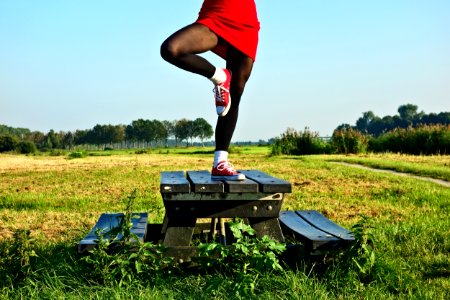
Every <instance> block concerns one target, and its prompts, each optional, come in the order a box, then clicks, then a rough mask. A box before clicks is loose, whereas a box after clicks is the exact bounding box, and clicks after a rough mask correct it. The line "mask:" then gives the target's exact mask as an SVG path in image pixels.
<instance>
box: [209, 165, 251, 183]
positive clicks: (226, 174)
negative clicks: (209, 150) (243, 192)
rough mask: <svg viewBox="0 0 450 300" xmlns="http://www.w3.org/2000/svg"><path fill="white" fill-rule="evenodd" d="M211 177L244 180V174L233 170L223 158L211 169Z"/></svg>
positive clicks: (213, 178) (214, 178)
mask: <svg viewBox="0 0 450 300" xmlns="http://www.w3.org/2000/svg"><path fill="white" fill-rule="evenodd" d="M211 179H212V180H232V181H237V180H239V181H240V180H245V175H244V174H241V173H239V172H236V170H234V167H233V165H232V164H231V163H230V162H228V161H226V160H223V161H221V162H219V163H218V164H217V166H216V167H215V168H213V169H212V171H211Z"/></svg>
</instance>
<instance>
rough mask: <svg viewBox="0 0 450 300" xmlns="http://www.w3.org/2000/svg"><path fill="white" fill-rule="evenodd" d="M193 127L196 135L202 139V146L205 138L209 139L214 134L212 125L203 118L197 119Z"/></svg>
mask: <svg viewBox="0 0 450 300" xmlns="http://www.w3.org/2000/svg"><path fill="white" fill-rule="evenodd" d="M193 128H194V130H193V131H194V136H195V137H198V138H199V139H200V141H201V142H202V146H203V141H204V140H205V139H209V138H210V137H212V135H213V134H214V130H213V128H212V126H211V125H210V124H209V123H208V122H207V121H206V120H205V119H203V118H197V119H195V120H194V122H193Z"/></svg>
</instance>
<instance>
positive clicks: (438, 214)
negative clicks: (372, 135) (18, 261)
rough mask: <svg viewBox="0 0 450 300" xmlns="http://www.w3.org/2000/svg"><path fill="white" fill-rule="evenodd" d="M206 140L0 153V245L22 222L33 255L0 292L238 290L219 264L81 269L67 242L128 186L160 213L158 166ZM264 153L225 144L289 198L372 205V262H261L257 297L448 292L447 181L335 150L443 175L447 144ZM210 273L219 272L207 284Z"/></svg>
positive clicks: (199, 162)
mask: <svg viewBox="0 0 450 300" xmlns="http://www.w3.org/2000/svg"><path fill="white" fill-rule="evenodd" d="M211 150H212V149H210V148H206V147H205V148H202V147H198V148H178V149H161V152H159V150H152V151H151V152H150V153H147V154H135V153H134V151H112V152H110V153H109V154H110V155H109V156H86V157H84V158H77V159H67V156H58V157H52V156H29V157H27V156H19V155H0V245H8V244H9V243H10V242H11V237H12V233H13V232H14V231H15V230H18V229H30V230H31V235H32V237H33V238H34V239H35V242H34V245H35V246H34V249H35V251H36V253H37V255H38V257H37V258H33V260H32V272H31V274H30V275H29V276H28V277H27V278H25V279H23V280H22V281H20V280H19V281H16V282H15V283H14V284H12V285H8V284H5V283H2V282H0V299H16V298H17V299H23V298H27V299H42V298H52V299H54V298H65V299H66V298H67V299H81V298H83V299H94V298H95V299H99V298H101V299H103V298H116V299H133V298H137V299H168V298H169V299H211V298H217V299H224V298H236V296H235V293H234V290H233V286H234V285H233V283H234V282H235V281H236V280H237V279H235V278H230V277H226V276H225V275H223V274H202V273H200V274H199V273H189V272H187V273H186V272H174V273H171V274H162V275H160V276H156V277H154V278H146V279H145V280H141V281H138V282H135V283H134V284H133V285H132V286H125V287H121V288H119V287H117V286H111V285H109V284H99V283H97V282H95V281H93V280H92V279H91V278H90V277H89V269H87V267H86V265H85V264H83V262H81V261H80V258H79V257H78V256H77V255H76V253H75V248H74V245H75V244H76V242H77V241H79V239H80V238H81V237H82V236H83V235H85V234H86V233H87V232H88V231H89V230H90V228H91V227H92V226H93V224H94V223H95V221H96V219H97V218H98V216H99V214H100V213H101V212H104V211H123V209H124V204H123V201H121V199H124V198H125V197H127V195H129V194H130V193H131V192H132V191H133V190H134V189H136V190H137V192H138V198H137V199H136V200H137V203H136V209H135V210H136V211H149V212H150V218H151V219H152V221H154V222H161V221H162V220H161V219H162V216H163V212H164V210H163V207H162V200H161V196H160V195H159V173H160V172H161V171H166V170H199V169H201V170H209V169H210V165H211V162H212V157H211V154H210V152H211ZM267 155H268V148H267V147H242V148H241V147H237V148H236V149H235V151H234V153H232V154H231V155H230V156H231V159H232V161H233V163H234V164H235V166H236V167H237V168H242V169H259V170H262V171H264V172H267V173H269V174H272V175H274V176H277V177H280V178H283V179H286V180H288V181H289V182H291V183H292V186H293V192H292V193H291V194H289V195H288V196H287V197H286V200H285V202H284V208H285V209H287V208H289V209H315V210H319V211H320V212H322V213H323V214H325V215H326V216H328V217H329V218H330V219H332V220H333V221H335V222H337V223H339V224H341V225H343V226H345V227H347V228H351V226H353V225H354V224H356V223H357V222H358V221H359V220H360V215H361V214H364V215H367V216H369V218H370V220H371V223H372V225H373V229H372V235H373V237H374V242H375V253H376V263H375V266H374V268H373V269H372V270H371V271H370V273H369V274H361V273H360V272H357V270H355V269H354V268H352V267H349V264H348V263H346V262H345V261H344V260H341V259H334V260H333V259H330V260H327V261H326V262H325V263H324V262H322V261H315V262H313V261H305V262H304V263H303V264H301V265H299V266H298V270H297V269H286V271H285V273H283V274H279V275H276V274H261V275H260V277H259V278H258V279H257V285H256V288H255V292H256V295H255V296H253V298H255V299H256V298H257V299H446V297H447V295H448V294H449V293H450V279H449V276H450V272H449V270H450V256H449V253H450V220H449V217H448V216H449V215H450V189H449V188H446V187H442V186H439V185H437V184H434V183H430V182H423V181H420V180H417V179H414V178H405V177H399V176H397V175H394V174H384V173H375V172H372V171H370V170H362V169H355V168H352V167H348V166H344V165H339V164H334V163H332V162H331V161H347V162H354V163H360V164H366V165H370V164H372V165H371V166H372V167H386V166H388V165H391V166H397V167H398V168H400V167H401V166H403V165H407V166H408V167H409V168H410V169H411V170H416V171H415V172H417V173H415V174H420V175H425V174H426V175H427V176H432V177H436V178H443V179H446V178H448V177H446V176H448V175H446V174H447V172H448V171H447V169H446V168H448V162H449V160H450V157H449V156H439V157H424V156H417V157H415V156H405V155H402V156H400V155H386V156H383V155H366V156H337V155H334V156H281V157H268V156H267ZM375 163H377V164H378V165H374V164H375ZM383 163H384V165H383ZM402 168H403V167H402ZM398 170H400V169H398ZM417 170H421V171H417ZM431 170H433V171H432V172H431ZM411 172H412V171H411ZM0 249H2V248H1V247H0ZM0 263H1V260H0ZM212 281H214V282H216V283H217V285H216V288H214V289H212V288H211V286H210V284H211V282H212Z"/></svg>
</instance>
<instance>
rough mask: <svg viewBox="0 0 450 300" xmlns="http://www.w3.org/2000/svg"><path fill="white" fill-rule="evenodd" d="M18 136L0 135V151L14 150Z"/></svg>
mask: <svg viewBox="0 0 450 300" xmlns="http://www.w3.org/2000/svg"><path fill="white" fill-rule="evenodd" d="M17 143H18V141H17V138H16V137H13V136H10V135H0V152H7V151H13V150H15V149H16V146H17Z"/></svg>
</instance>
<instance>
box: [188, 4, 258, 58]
mask: <svg viewBox="0 0 450 300" xmlns="http://www.w3.org/2000/svg"><path fill="white" fill-rule="evenodd" d="M197 23H200V24H203V25H205V26H208V27H209V29H211V30H212V31H214V32H215V33H216V34H217V35H218V36H220V37H221V38H222V39H224V40H225V41H227V42H228V43H229V44H230V45H232V46H233V47H235V48H236V49H238V50H239V51H241V52H242V53H244V54H245V55H247V56H248V57H250V58H251V59H253V60H255V57H256V49H257V47H258V32H259V21H258V15H257V13H256V5H255V1H254V0H204V2H203V5H202V8H201V10H200V13H199V17H198V19H197ZM212 51H214V53H216V54H217V55H219V56H221V57H222V58H224V59H226V53H227V45H226V43H225V44H219V45H217V47H216V48H214V49H213V50H212Z"/></svg>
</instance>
